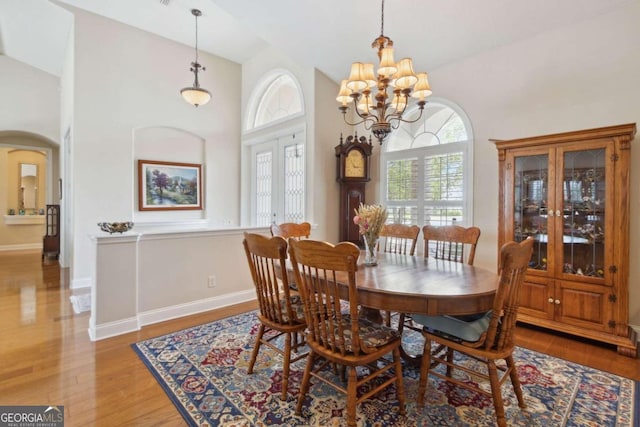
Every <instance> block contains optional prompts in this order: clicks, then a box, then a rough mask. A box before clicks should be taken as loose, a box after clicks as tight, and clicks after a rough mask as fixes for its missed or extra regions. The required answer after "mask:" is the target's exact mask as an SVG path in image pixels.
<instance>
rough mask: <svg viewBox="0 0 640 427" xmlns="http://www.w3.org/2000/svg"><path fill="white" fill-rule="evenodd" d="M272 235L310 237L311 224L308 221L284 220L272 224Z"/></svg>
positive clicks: (298, 237) (297, 237)
mask: <svg viewBox="0 0 640 427" xmlns="http://www.w3.org/2000/svg"><path fill="white" fill-rule="evenodd" d="M271 235H272V236H280V237H284V238H285V239H288V238H289V237H294V238H296V239H301V238H305V239H308V238H309V236H311V224H309V223H308V222H301V223H296V222H283V223H282V224H271Z"/></svg>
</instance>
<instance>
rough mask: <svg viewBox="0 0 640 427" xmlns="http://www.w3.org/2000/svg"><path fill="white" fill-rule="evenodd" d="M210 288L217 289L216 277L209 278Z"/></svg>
mask: <svg viewBox="0 0 640 427" xmlns="http://www.w3.org/2000/svg"><path fill="white" fill-rule="evenodd" d="M208 284H209V287H210V288H215V287H216V276H209V282H208Z"/></svg>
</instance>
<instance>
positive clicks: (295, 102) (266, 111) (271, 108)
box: [253, 74, 302, 128]
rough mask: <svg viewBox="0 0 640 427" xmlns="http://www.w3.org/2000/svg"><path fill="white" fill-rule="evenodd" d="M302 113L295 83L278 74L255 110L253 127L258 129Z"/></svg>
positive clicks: (298, 91) (287, 76)
mask: <svg viewBox="0 0 640 427" xmlns="http://www.w3.org/2000/svg"><path fill="white" fill-rule="evenodd" d="M301 112H302V98H301V97H300V90H299V89H298V86H297V85H296V83H295V81H294V80H293V78H291V76H289V75H288V74H280V75H278V76H277V77H275V78H274V79H273V80H271V81H270V82H266V87H265V89H264V92H263V93H262V97H261V98H260V99H259V100H258V102H257V104H256V109H255V118H254V121H253V127H254V128H258V127H261V126H265V125H268V124H269V123H273V122H276V121H280V120H282V119H285V118H287V117H290V116H295V115H297V114H299V113H301Z"/></svg>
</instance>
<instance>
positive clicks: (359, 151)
mask: <svg viewBox="0 0 640 427" xmlns="http://www.w3.org/2000/svg"><path fill="white" fill-rule="evenodd" d="M372 150H373V145H372V144H371V140H369V141H367V138H366V137H364V136H361V137H360V138H358V136H357V135H356V136H348V137H347V139H346V141H343V140H342V136H340V144H338V145H336V147H335V152H336V158H337V165H336V166H337V168H336V180H337V181H338V182H339V183H340V203H339V215H340V234H339V240H340V241H341V242H343V241H347V242H352V243H355V244H356V245H358V246H361V245H362V239H361V238H360V233H359V232H358V226H357V225H356V224H354V223H353V217H354V215H355V212H354V211H355V209H357V208H358V207H359V206H360V203H364V202H365V185H366V183H367V182H368V181H370V180H371V176H370V164H369V160H370V158H371V152H372Z"/></svg>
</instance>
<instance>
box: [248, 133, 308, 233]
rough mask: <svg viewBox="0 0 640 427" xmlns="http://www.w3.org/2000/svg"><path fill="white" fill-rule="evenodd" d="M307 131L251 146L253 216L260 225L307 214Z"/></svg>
mask: <svg viewBox="0 0 640 427" xmlns="http://www.w3.org/2000/svg"><path fill="white" fill-rule="evenodd" d="M304 141H305V134H304V132H298V133H295V134H292V135H286V136H281V137H278V138H274V139H272V140H270V141H267V142H264V143H260V144H256V145H253V146H252V147H251V220H252V223H253V224H254V225H256V226H268V225H269V224H271V223H273V222H275V223H282V222H302V221H303V220H304V218H305V143H304Z"/></svg>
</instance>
